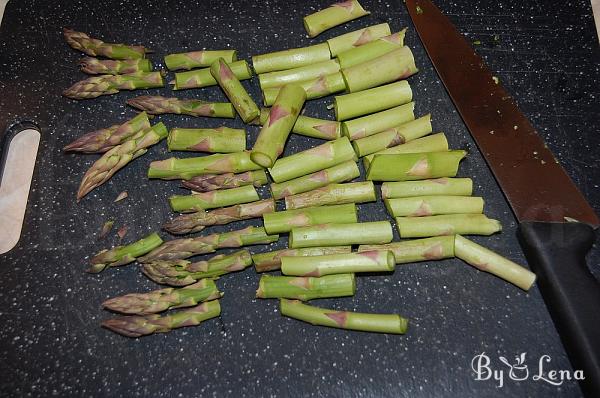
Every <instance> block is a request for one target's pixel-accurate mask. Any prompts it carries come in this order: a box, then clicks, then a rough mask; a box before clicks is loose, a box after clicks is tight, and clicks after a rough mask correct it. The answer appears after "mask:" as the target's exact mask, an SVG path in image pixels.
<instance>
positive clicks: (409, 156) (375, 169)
mask: <svg viewBox="0 0 600 398" xmlns="http://www.w3.org/2000/svg"><path fill="white" fill-rule="evenodd" d="M466 155H467V152H466V151H463V150H455V151H447V152H429V153H402V154H396V155H388V154H384V155H380V154H376V155H375V156H374V157H373V161H372V162H371V165H370V166H369V170H368V171H367V177H366V178H367V180H372V181H410V180H425V179H429V178H439V177H454V176H455V175H456V173H457V172H458V165H459V163H460V161H461V160H462V159H463V158H464V157H465V156H466Z"/></svg>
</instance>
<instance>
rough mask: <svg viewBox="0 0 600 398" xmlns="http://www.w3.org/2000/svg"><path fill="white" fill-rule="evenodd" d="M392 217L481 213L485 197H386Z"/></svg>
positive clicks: (387, 206)
mask: <svg viewBox="0 0 600 398" xmlns="http://www.w3.org/2000/svg"><path fill="white" fill-rule="evenodd" d="M384 202H385V208H386V209H387V211H388V213H389V214H390V215H391V216H392V217H423V216H434V215H438V214H481V213H483V198H481V197H478V196H447V195H438V196H436V195H434V196H413V197H409V198H394V199H385V200H384Z"/></svg>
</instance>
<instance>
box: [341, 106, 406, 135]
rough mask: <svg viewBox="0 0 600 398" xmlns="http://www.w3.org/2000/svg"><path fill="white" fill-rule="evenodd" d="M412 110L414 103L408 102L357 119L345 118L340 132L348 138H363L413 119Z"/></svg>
mask: <svg viewBox="0 0 600 398" xmlns="http://www.w3.org/2000/svg"><path fill="white" fill-rule="evenodd" d="M414 110H415V103H414V102H409V103H408V104H404V105H400V106H396V107H394V108H391V109H387V110H385V111H381V112H377V113H373V114H371V115H367V116H363V117H359V118H358V119H353V120H347V121H345V122H343V123H342V132H343V133H344V135H346V136H347V137H348V138H349V139H350V140H356V139H359V138H364V137H367V136H370V135H373V134H376V133H380V132H382V131H385V130H387V129H391V128H393V127H397V126H399V125H401V124H403V123H407V122H410V121H411V120H415V113H414Z"/></svg>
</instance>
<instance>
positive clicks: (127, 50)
mask: <svg viewBox="0 0 600 398" xmlns="http://www.w3.org/2000/svg"><path fill="white" fill-rule="evenodd" d="M63 36H64V38H65V41H66V42H67V44H68V45H69V46H71V47H72V48H74V49H75V50H79V51H81V52H83V53H85V54H87V55H90V56H92V57H105V58H111V59H137V58H144V56H145V55H146V53H147V52H149V51H148V49H146V48H145V47H143V46H129V45H125V44H115V43H105V42H103V41H102V40H98V39H93V38H91V37H89V36H88V35H87V34H85V33H83V32H76V31H74V30H72V29H68V28H64V29H63Z"/></svg>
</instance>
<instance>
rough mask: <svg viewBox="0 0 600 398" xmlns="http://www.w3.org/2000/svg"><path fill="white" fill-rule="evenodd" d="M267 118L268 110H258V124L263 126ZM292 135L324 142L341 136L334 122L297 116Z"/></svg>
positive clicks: (338, 124) (338, 123) (339, 128)
mask: <svg viewBox="0 0 600 398" xmlns="http://www.w3.org/2000/svg"><path fill="white" fill-rule="evenodd" d="M268 117H269V109H268V108H262V109H261V110H260V118H259V120H258V123H259V124H261V125H263V124H265V122H266V121H267V118H268ZM292 133H296V134H300V135H304V136H307V137H313V138H321V139H324V140H335V139H338V138H340V137H341V136H342V124H341V123H340V122H336V121H334V120H323V119H317V118H314V117H308V116H302V115H298V119H296V123H294V127H292Z"/></svg>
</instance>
